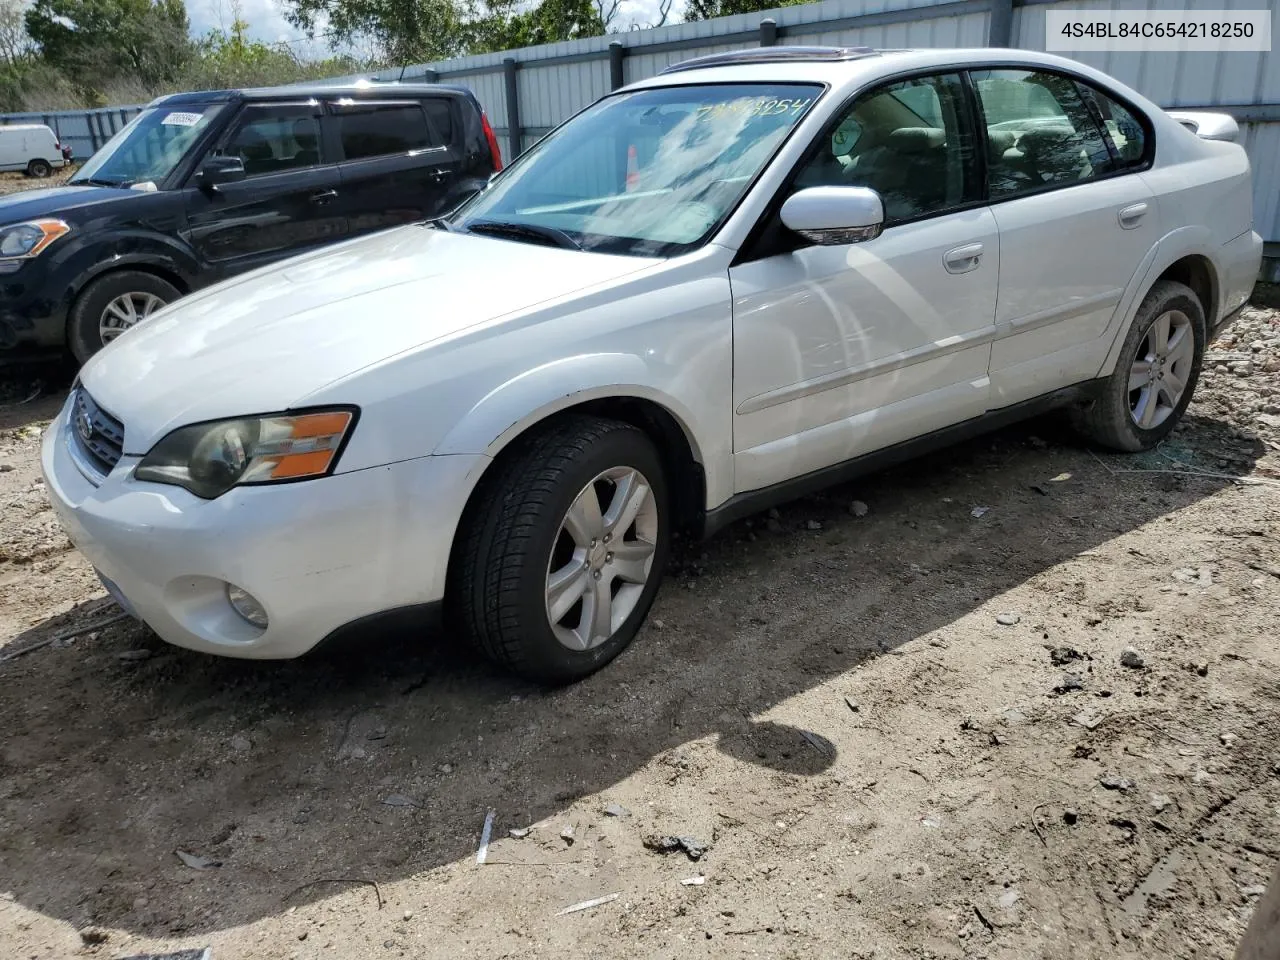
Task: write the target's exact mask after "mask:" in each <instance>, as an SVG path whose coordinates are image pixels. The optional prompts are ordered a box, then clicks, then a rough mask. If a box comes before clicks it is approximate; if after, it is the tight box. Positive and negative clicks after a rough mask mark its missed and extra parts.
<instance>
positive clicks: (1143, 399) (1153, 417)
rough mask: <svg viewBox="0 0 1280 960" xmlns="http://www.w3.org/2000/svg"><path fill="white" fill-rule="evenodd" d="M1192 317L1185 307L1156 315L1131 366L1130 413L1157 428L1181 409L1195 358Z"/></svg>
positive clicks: (1148, 427)
mask: <svg viewBox="0 0 1280 960" xmlns="http://www.w3.org/2000/svg"><path fill="white" fill-rule="evenodd" d="M1195 349H1196V347H1195V336H1194V335H1193V333H1192V330H1191V318H1190V317H1188V316H1187V315H1186V314H1185V313H1183V312H1182V311H1181V310H1169V311H1166V312H1165V313H1162V314H1160V316H1158V317H1156V319H1155V322H1153V323H1152V324H1151V326H1150V327H1148V328H1147V334H1146V337H1145V338H1144V339H1143V341H1142V344H1141V346H1139V347H1138V354H1137V356H1136V357H1135V358H1134V361H1133V366H1132V367H1131V368H1130V370H1129V415H1130V416H1131V417H1132V418H1133V422H1134V423H1136V424H1137V425H1138V426H1139V427H1141V428H1142V429H1143V430H1153V429H1155V428H1156V427H1158V426H1160V424H1162V423H1164V422H1165V421H1166V420H1168V419H1169V417H1171V416H1172V415H1173V412H1174V411H1175V410H1177V409H1178V404H1179V402H1180V401H1181V400H1182V395H1183V393H1184V392H1185V391H1186V389H1187V382H1188V380H1189V379H1190V377H1191V366H1192V362H1193V361H1194V360H1195Z"/></svg>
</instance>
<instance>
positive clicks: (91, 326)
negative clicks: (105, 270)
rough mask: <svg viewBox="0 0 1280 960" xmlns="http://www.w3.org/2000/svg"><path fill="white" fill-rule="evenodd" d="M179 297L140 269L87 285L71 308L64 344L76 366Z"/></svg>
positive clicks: (110, 274) (170, 286)
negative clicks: (66, 345)
mask: <svg viewBox="0 0 1280 960" xmlns="http://www.w3.org/2000/svg"><path fill="white" fill-rule="evenodd" d="M180 296H181V294H180V293H179V292H178V290H177V288H176V287H174V285H173V284H171V283H169V282H168V281H165V280H161V279H160V278H159V277H157V276H156V275H155V274H151V273H144V272H142V271H141V270H120V271H117V272H116V273H109V274H107V275H106V276H103V277H99V278H98V279H97V280H94V281H93V282H92V283H90V284H89V285H88V286H87V287H85V288H84V290H83V291H82V292H81V294H80V296H78V297H77V298H76V302H75V303H74V304H72V306H71V316H70V317H69V318H68V320H67V343H68V345H69V346H70V347H71V352H72V353H73V354H75V357H76V359H77V360H79V361H80V363H82V364H83V363H85V362H87V361H88V359H89V358H90V357H91V356H93V355H94V354H95V353H97V352H98V351H99V350H101V349H102V348H103V347H105V346H106V345H107V344H108V343H110V342H111V341H112V340H114V339H115V338H116V337H118V336H120V334H122V333H124V332H125V331H126V330H128V329H130V328H131V327H133V326H135V325H137V324H139V323H141V322H142V321H143V320H145V319H146V318H147V317H149V316H151V314H153V313H155V312H156V311H157V310H159V309H160V308H161V307H163V306H165V305H166V304H169V303H173V301H175V300H177V299H178V297H180Z"/></svg>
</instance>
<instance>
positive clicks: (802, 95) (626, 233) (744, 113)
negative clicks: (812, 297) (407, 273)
mask: <svg viewBox="0 0 1280 960" xmlns="http://www.w3.org/2000/svg"><path fill="white" fill-rule="evenodd" d="M822 91H823V88H822V87H820V86H817V85H803V84H780V83H771V84H745V83H743V84H718V85H714V86H712V85H707V86H688V87H657V88H654V89H650V90H638V91H636V92H634V93H625V94H619V95H617V96H613V97H609V98H607V99H605V100H602V101H601V102H600V103H597V104H596V105H595V106H592V107H590V108H588V109H587V110H586V111H584V112H583V113H581V114H579V115H578V116H577V117H576V118H574V119H573V120H571V121H569V122H568V123H567V124H565V125H564V126H563V127H561V128H560V129H558V130H556V131H554V132H553V133H551V134H550V135H549V136H548V137H547V138H546V139H545V140H543V141H541V142H540V143H539V144H538V145H537V146H536V147H534V148H533V149H532V150H531V151H530V152H529V153H528V154H526V155H525V156H523V157H521V158H520V160H519V161H518V162H517V163H515V164H514V165H513V166H511V167H510V168H509V169H508V170H507V171H506V172H504V173H503V174H502V175H501V176H500V177H498V179H496V180H495V181H494V182H493V184H492V185H491V186H490V187H489V188H488V189H487V190H485V191H484V192H483V193H481V194H479V195H478V196H477V197H475V198H474V199H472V200H471V201H470V202H468V203H467V204H465V205H464V206H463V207H461V208H460V209H459V210H458V211H457V212H456V213H455V214H454V215H453V216H452V218H451V221H452V225H453V226H454V228H455V229H456V228H459V227H460V228H462V229H466V230H474V231H475V232H477V233H481V232H483V233H487V234H495V235H500V236H504V237H510V238H512V239H517V240H525V241H532V242H547V240H548V239H551V241H552V242H557V240H558V241H559V242H560V243H561V245H566V246H568V245H572V246H575V247H579V248H581V249H584V250H596V251H600V252H604V253H623V254H633V255H637V256H672V255H674V254H677V253H683V252H685V251H686V250H690V249H692V248H693V247H695V246H697V245H698V244H700V243H702V242H703V241H705V240H706V238H707V237H708V236H710V234H711V233H712V231H713V230H715V229H716V227H717V226H719V224H720V223H721V221H723V220H724V218H725V217H727V216H728V214H729V213H730V212H731V211H732V210H733V208H734V206H735V205H736V204H737V202H738V200H739V199H740V198H741V197H742V195H743V194H744V193H745V192H746V190H747V188H748V187H749V186H750V185H751V183H752V181H753V180H754V179H755V178H756V176H757V175H758V174H759V173H760V171H761V170H762V169H764V167H765V165H766V164H767V163H768V162H769V160H770V159H771V158H772V157H773V155H774V153H775V152H776V151H777V149H778V147H779V146H780V145H781V144H782V141H783V140H784V139H786V137H787V134H788V133H790V132H791V130H792V129H793V128H794V127H795V125H796V124H797V123H798V122H799V121H800V118H801V117H803V116H804V115H805V113H806V112H807V111H808V110H809V109H810V107H812V106H813V104H814V102H815V101H816V100H817V99H818V97H819V96H821V94H822Z"/></svg>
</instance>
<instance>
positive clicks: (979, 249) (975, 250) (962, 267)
mask: <svg viewBox="0 0 1280 960" xmlns="http://www.w3.org/2000/svg"><path fill="white" fill-rule="evenodd" d="M984 250H986V247H984V246H983V245H982V244H980V243H966V244H965V245H964V246H963V247H953V248H952V249H950V250H948V251H947V252H946V253H944V254H943V255H942V263H943V266H945V267H946V268H947V273H968V272H969V271H970V270H976V269H978V265H979V264H980V263H981V262H982V253H983V251H984Z"/></svg>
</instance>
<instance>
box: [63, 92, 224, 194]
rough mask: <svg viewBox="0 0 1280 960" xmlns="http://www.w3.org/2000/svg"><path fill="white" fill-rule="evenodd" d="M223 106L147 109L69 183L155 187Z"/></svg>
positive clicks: (112, 139)
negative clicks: (144, 184) (143, 184)
mask: <svg viewBox="0 0 1280 960" xmlns="http://www.w3.org/2000/svg"><path fill="white" fill-rule="evenodd" d="M224 107H225V105H224V104H214V105H212V106H199V105H192V104H186V103H184V104H182V105H181V106H180V107H148V108H147V109H146V110H143V111H142V112H141V113H140V114H138V115H137V116H136V117H134V118H133V119H132V120H131V121H129V123H128V124H127V125H126V126H125V128H124V129H123V130H121V131H120V132H119V133H117V134H116V135H115V136H114V137H112V138H111V139H110V140H108V141H107V143H106V145H105V146H103V148H102V149H101V150H99V151H98V152H97V153H95V154H94V155H93V156H92V157H90V158H89V162H88V163H86V164H85V165H84V166H83V167H81V168H80V172H79V173H77V174H76V175H75V176H74V177H72V178H71V180H70V182H71V183H101V184H111V185H114V186H128V185H129V184H132V183H145V182H146V181H148V180H149V181H151V182H152V183H157V184H158V183H159V182H160V181H161V180H163V179H164V178H165V177H167V176H169V174H171V173H172V172H173V168H174V167H176V166H177V165H178V162H179V161H180V160H182V157H183V155H184V154H186V152H187V150H188V148H190V146H191V145H192V144H193V143H195V141H196V140H197V139H198V138H199V136H200V134H201V133H203V132H204V130H205V128H206V127H208V126H209V124H210V123H212V122H213V118H214V117H216V116H217V115H218V114H219V113H221V112H222V110H223V109H224Z"/></svg>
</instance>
